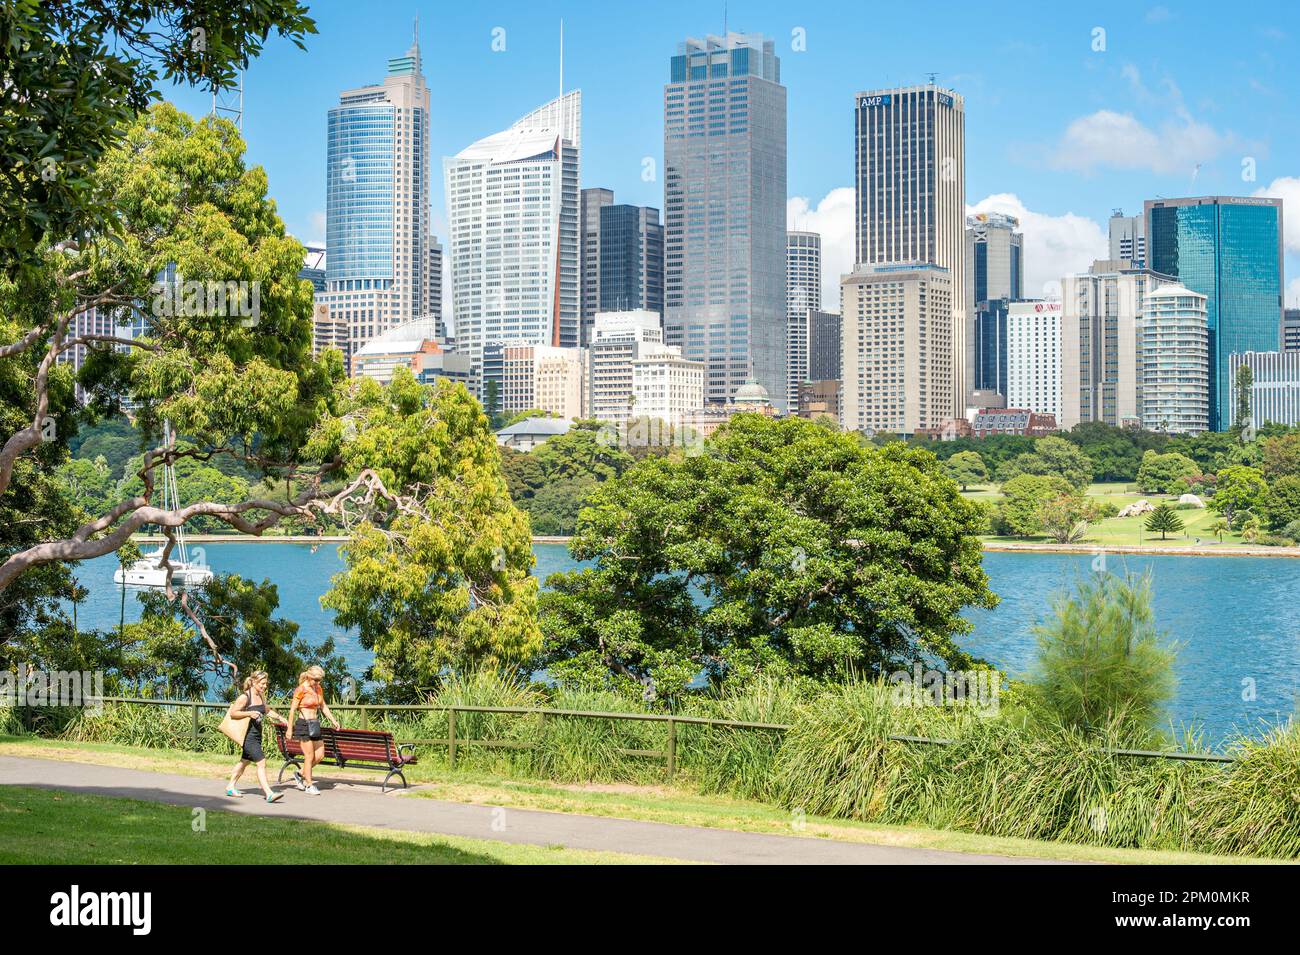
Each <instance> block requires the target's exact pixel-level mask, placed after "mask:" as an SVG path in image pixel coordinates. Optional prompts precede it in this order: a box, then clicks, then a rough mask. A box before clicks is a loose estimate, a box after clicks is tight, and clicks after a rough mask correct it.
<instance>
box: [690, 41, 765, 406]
mask: <svg viewBox="0 0 1300 955" xmlns="http://www.w3.org/2000/svg"><path fill="white" fill-rule="evenodd" d="M775 50H776V47H775V43H774V41H772V40H770V39H766V38H765V37H762V36H760V35H758V34H740V33H728V34H727V35H726V36H707V37H705V38H704V39H688V40H686V41H685V42H683V43H681V44H680V45H679V47H678V50H677V54H676V55H675V56H673V57H672V60H671V64H670V76H669V82H668V83H667V85H666V86H665V87H664V333H665V338H666V340H667V342H668V343H669V344H673V345H677V346H680V347H681V349H682V353H683V355H684V356H685V357H686V358H688V359H690V360H692V361H700V362H703V363H704V364H705V366H706V367H707V369H708V370H707V374H706V377H705V385H704V391H705V399H706V401H709V402H715V403H717V402H726V401H727V400H728V399H729V398H730V397H731V396H732V394H733V393H734V392H735V391H736V390H737V388H738V387H740V386H741V385H743V384H744V382H745V381H746V380H747V379H748V378H749V377H750V376H751V375H752V376H753V377H754V378H756V379H757V380H758V381H759V382H761V383H762V384H763V386H764V387H766V388H767V390H768V392H769V393H770V394H772V395H773V396H775V398H774V400H776V401H779V402H780V405H781V407H782V408H784V407H785V404H786V370H785V233H786V229H785V218H786V212H785V205H786V90H785V87H784V86H782V85H781V64H780V60H779V58H778V57H777V55H776V52H775Z"/></svg>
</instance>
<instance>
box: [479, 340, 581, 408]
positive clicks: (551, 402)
mask: <svg viewBox="0 0 1300 955" xmlns="http://www.w3.org/2000/svg"><path fill="white" fill-rule="evenodd" d="M584 366H585V361H584V357H583V354H582V350H581V349H579V348H557V347H555V346H553V345H528V344H522V343H517V344H511V343H507V344H505V345H504V346H502V348H501V378H500V382H501V410H502V411H503V412H505V413H506V414H518V413H519V412H521V411H529V410H532V409H537V410H538V411H544V412H546V413H547V414H551V415H557V416H559V417H561V418H568V419H570V420H573V419H577V418H581V417H583V416H584V411H585V410H586V409H584V408H583V406H582V397H583V384H582V375H583V371H584Z"/></svg>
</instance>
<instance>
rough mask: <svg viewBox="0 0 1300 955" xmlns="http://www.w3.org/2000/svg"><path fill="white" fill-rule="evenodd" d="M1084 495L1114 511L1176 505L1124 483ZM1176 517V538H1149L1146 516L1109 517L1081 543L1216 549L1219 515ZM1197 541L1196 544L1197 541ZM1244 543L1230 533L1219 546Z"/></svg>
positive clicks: (974, 492) (986, 493) (987, 496)
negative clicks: (1146, 503) (1144, 502)
mask: <svg viewBox="0 0 1300 955" xmlns="http://www.w3.org/2000/svg"><path fill="white" fill-rule="evenodd" d="M964 493H965V496H966V497H968V498H971V499H973V500H994V501H995V500H998V499H999V498H1001V496H1002V492H1001V488H1000V486H999V485H997V484H989V485H987V486H983V487H971V488H969V489H967V490H966V491H965V492H964ZM1087 494H1088V496H1089V497H1092V498H1097V499H1100V500H1103V501H1107V502H1109V503H1111V504H1114V505H1115V507H1117V508H1123V507H1124V506H1126V505H1128V504H1133V503H1135V502H1137V501H1141V500H1147V501H1150V502H1151V503H1152V504H1157V505H1158V504H1161V503H1170V504H1176V503H1177V501H1178V498H1177V497H1176V496H1171V495H1167V494H1142V493H1140V492H1139V491H1138V490H1137V489H1136V487H1135V486H1134V485H1132V484H1125V483H1123V482H1112V483H1099V484H1091V485H1089V486H1088V490H1087ZM1178 516H1179V517H1180V518H1181V519H1182V521H1183V523H1184V524H1185V525H1186V527H1185V528H1184V529H1183V530H1182V531H1179V532H1178V533H1177V534H1170V535H1168V537H1167V538H1166V539H1164V540H1161V538H1160V535H1159V534H1151V533H1148V532H1147V530H1146V527H1145V525H1146V520H1147V515H1145V514H1144V515H1141V516H1139V517H1124V518H1119V517H1112V518H1109V519H1107V520H1104V521H1102V522H1101V523H1099V524H1093V525H1092V526H1091V527H1089V528H1088V532H1087V534H1086V535H1085V536H1084V539H1083V540H1082V541H1080V543H1083V544H1097V545H1098V546H1105V545H1107V544H1111V545H1115V544H1126V545H1145V544H1157V545H1160V546H1162V547H1218V546H1221V545H1220V541H1219V539H1218V538H1217V537H1215V536H1214V534H1213V533H1212V532H1211V531H1210V528H1211V527H1213V526H1214V524H1215V522H1216V521H1218V519H1219V515H1218V514H1217V513H1216V512H1214V511H1212V510H1210V508H1208V507H1206V508H1198V509H1189V510H1185V511H1179V512H1178ZM1198 538H1199V541H1198ZM983 540H986V541H989V542H991V543H1024V542H1027V541H1028V542H1050V540H1051V539H1050V538H1049V537H1048V536H1047V535H1045V534H1042V535H1039V536H1037V537H996V536H993V535H987V536H985V537H984V538H983ZM1242 543H1243V541H1242V539H1241V535H1240V534H1239V533H1236V532H1230V533H1226V534H1224V535H1223V541H1222V546H1227V545H1240V544H1242Z"/></svg>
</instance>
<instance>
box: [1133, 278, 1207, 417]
mask: <svg viewBox="0 0 1300 955" xmlns="http://www.w3.org/2000/svg"><path fill="white" fill-rule="evenodd" d="M1209 426H1210V332H1209V328H1208V326H1207V325H1206V319H1205V296H1204V295H1201V294H1200V293H1199V292H1193V291H1191V290H1190V289H1186V288H1183V287H1182V286H1181V285H1176V284H1170V285H1162V286H1160V287H1159V288H1157V289H1155V290H1154V291H1151V292H1148V293H1147V297H1146V309H1145V310H1144V313H1143V327H1142V427H1144V428H1146V429H1147V430H1148V431H1165V432H1168V433H1170V434H1197V433H1199V432H1201V431H1205V430H1207V429H1208V428H1209Z"/></svg>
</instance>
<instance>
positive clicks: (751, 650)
mask: <svg viewBox="0 0 1300 955" xmlns="http://www.w3.org/2000/svg"><path fill="white" fill-rule="evenodd" d="M979 525H980V516H979V513H978V510H977V508H976V507H975V505H973V504H971V503H969V502H967V501H965V500H964V499H963V498H962V497H961V495H960V492H959V491H958V489H957V486H956V485H955V484H954V483H953V482H952V481H950V480H948V479H947V478H946V477H944V476H943V474H942V472H941V471H940V469H939V466H938V463H937V462H936V460H935V458H934V457H933V455H931V454H930V453H929V452H927V451H924V450H920V449H917V448H912V447H908V446H907V445H905V444H904V443H902V442H894V443H891V444H889V445H887V446H886V447H884V448H880V449H877V448H875V447H872V446H870V445H866V444H863V443H862V442H860V441H858V440H857V439H856V438H855V437H854V436H853V435H847V434H840V433H837V432H834V431H832V430H830V429H827V428H825V427H822V426H820V425H818V424H816V423H814V422H809V421H804V420H801V419H783V420H772V419H769V418H766V417H763V416H760V415H737V416H736V417H734V418H732V419H731V421H730V422H729V423H728V424H727V425H726V426H725V427H724V428H722V429H721V430H719V431H718V432H717V433H716V434H715V435H713V436H712V437H711V438H710V439H709V440H708V441H707V442H706V443H705V446H704V449H703V451H702V453H699V454H687V453H685V452H684V451H678V452H674V453H670V454H668V455H665V456H661V457H655V458H647V459H646V460H644V461H642V462H640V463H639V464H637V465H636V466H635V467H633V468H632V469H630V470H629V471H627V472H626V473H625V474H623V475H622V477H620V478H618V479H615V480H612V481H609V482H607V483H605V484H604V485H602V486H601V487H600V488H599V489H598V490H596V491H595V493H594V494H593V495H592V498H591V501H590V504H589V506H588V507H587V508H586V509H584V510H583V511H582V514H581V516H580V518H579V521H578V532H577V535H576V536H575V538H574V540H573V543H572V545H571V547H570V550H571V553H572V554H573V556H574V557H575V558H577V559H579V560H583V561H591V562H592V566H590V567H587V568H584V569H582V570H578V571H573V572H567V573H560V574H555V575H552V577H551V578H550V579H549V581H548V584H549V586H550V587H552V588H553V591H552V592H549V593H546V594H544V595H543V597H542V608H543V609H542V624H543V632H544V634H545V641H546V642H545V649H544V652H543V653H542V654H541V655H539V657H538V659H537V660H536V661H535V666H537V667H545V668H547V670H548V672H549V673H550V674H551V675H552V676H553V677H555V678H557V679H560V680H562V681H566V682H573V683H579V684H583V685H611V684H612V685H615V686H622V687H625V688H628V689H639V688H640V687H641V686H642V685H643V684H652V685H653V686H654V688H655V692H656V693H657V694H658V695H659V696H661V697H665V696H666V697H675V696H678V695H680V694H681V693H682V692H683V691H684V690H685V689H686V688H687V686H688V685H689V684H691V682H692V681H693V680H695V679H696V678H697V677H698V676H699V675H700V674H701V673H704V674H707V676H708V677H709V678H710V679H711V680H713V681H725V680H728V679H733V678H743V677H744V676H745V675H746V674H749V673H752V672H753V671H754V670H755V669H761V668H769V667H770V668H776V669H778V670H781V671H784V672H797V673H800V674H805V675H809V676H812V677H817V678H825V677H830V676H833V675H843V674H845V673H848V672H851V671H856V672H859V673H881V672H888V671H889V670H891V669H893V668H896V667H899V666H910V665H911V663H912V662H913V661H914V660H917V659H919V658H921V657H928V658H939V659H942V660H944V661H947V662H948V663H950V664H954V665H960V664H964V663H969V662H970V658H969V657H968V656H967V655H966V654H965V653H963V652H962V651H961V650H960V649H959V648H958V646H957V643H956V637H957V636H959V635H960V634H962V633H964V632H966V631H968V630H969V628H970V624H969V623H968V622H967V621H966V620H965V619H964V618H963V617H962V615H961V612H962V610H963V608H965V607H969V606H980V607H991V606H993V605H994V604H995V603H996V600H997V598H996V597H995V595H994V594H993V593H992V592H991V591H990V590H989V589H988V581H987V578H986V577H985V575H984V572H983V569H982V567H981V563H980V544H979V540H978V538H977V537H976V536H975V535H976V534H977V533H978V531H979Z"/></svg>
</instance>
